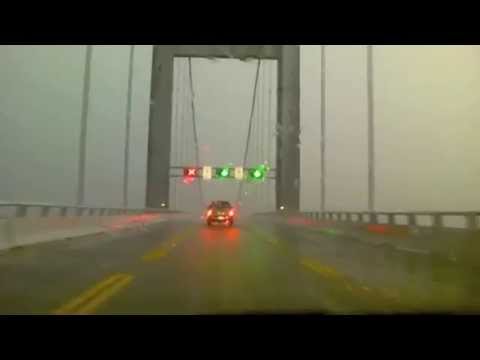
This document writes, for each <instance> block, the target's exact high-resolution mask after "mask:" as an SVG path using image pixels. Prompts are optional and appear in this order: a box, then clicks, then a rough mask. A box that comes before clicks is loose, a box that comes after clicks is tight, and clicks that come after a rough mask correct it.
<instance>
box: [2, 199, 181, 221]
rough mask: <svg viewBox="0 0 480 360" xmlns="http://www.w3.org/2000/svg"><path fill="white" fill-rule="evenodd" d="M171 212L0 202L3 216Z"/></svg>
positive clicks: (164, 210)
mask: <svg viewBox="0 0 480 360" xmlns="http://www.w3.org/2000/svg"><path fill="white" fill-rule="evenodd" d="M160 212H170V213H173V211H170V210H168V209H166V208H160V209H154V208H144V209H132V208H108V207H90V206H73V205H58V204H55V205H53V204H42V203H10V202H0V218H1V217H8V218H11V217H27V216H28V215H33V214H35V215H38V216H40V217H48V216H49V215H53V214H54V213H55V215H56V216H87V215H88V216H112V215H133V214H143V213H160Z"/></svg>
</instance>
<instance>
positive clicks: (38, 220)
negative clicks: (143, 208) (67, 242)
mask: <svg viewBox="0 0 480 360" xmlns="http://www.w3.org/2000/svg"><path fill="white" fill-rule="evenodd" d="M178 216H179V215H175V214H165V213H162V214H151V213H145V214H136V215H114V216H49V217H20V218H19V217H17V218H16V217H10V218H6V219H0V250H6V249H10V248H14V247H18V246H26V245H31V244H37V243H43V242H48V241H55V240H61V239H66V238H72V237H79V236H86V235H92V234H97V233H107V232H112V231H118V230H124V229H128V228H140V227H144V226H145V225H149V224H153V223H156V222H161V221H166V220H168V219H171V218H173V217H178Z"/></svg>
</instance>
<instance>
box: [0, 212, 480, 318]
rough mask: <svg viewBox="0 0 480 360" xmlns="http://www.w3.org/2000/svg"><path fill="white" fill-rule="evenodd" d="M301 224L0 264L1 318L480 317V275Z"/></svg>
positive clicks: (202, 231) (81, 246) (185, 235)
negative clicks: (479, 283) (470, 314)
mask: <svg viewBox="0 0 480 360" xmlns="http://www.w3.org/2000/svg"><path fill="white" fill-rule="evenodd" d="M357 240H358V239H355V238H354V237H353V238H352V236H351V235H350V236H345V235H344V234H342V233H339V232H336V231H335V229H333V228H328V227H326V228H322V227H318V226H311V225H309V224H306V223H305V224H303V223H302V222H301V221H297V222H294V223H289V222H288V221H273V220H272V219H268V218H248V219H239V221H237V224H236V225H235V226H234V227H232V228H224V227H213V228H209V227H207V226H206V225H205V224H203V223H202V222H201V221H199V220H196V219H194V220H181V221H169V222H164V223H158V224H155V225H152V226H149V227H147V228H145V229H130V230H124V231H119V232H115V233H108V234H102V235H95V236H89V237H83V238H75V239H68V240H62V241H55V242H50V243H43V244H37V245H33V246H28V247H24V248H17V249H13V250H10V251H6V252H3V253H0V314H56V315H62V314H75V315H85V314H86V315H88V314H105V315H107V314H149V315H150V314H155V315H156V314H159V315H162V314H174V315H176V314H305V313H307V314H308V313H314V314H371V313H375V314H377V313H381V314H385V313H387V314H390V313H412V312H413V313H419V312H420V313H424V312H479V310H480V302H479V301H477V299H479V298H480V297H479V296H478V294H480V292H478V290H477V289H478V286H477V280H476V279H477V278H478V275H477V274H476V273H475V271H473V270H472V269H465V268H462V267H461V266H459V265H458V264H455V263H449V262H445V261H444V262H442V261H439V260H438V259H435V258H432V257H431V256H425V255H424V254H416V253H408V252H401V251H391V249H385V248H382V247H376V246H372V245H369V244H366V243H365V242H361V241H357Z"/></svg>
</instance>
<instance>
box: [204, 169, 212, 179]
mask: <svg viewBox="0 0 480 360" xmlns="http://www.w3.org/2000/svg"><path fill="white" fill-rule="evenodd" d="M202 176H203V179H204V180H211V179H212V167H211V166H204V167H203V169H202Z"/></svg>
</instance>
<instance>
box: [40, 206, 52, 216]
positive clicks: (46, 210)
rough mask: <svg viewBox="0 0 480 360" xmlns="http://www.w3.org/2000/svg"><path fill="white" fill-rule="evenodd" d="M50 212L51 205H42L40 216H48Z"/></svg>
mask: <svg viewBox="0 0 480 360" xmlns="http://www.w3.org/2000/svg"><path fill="white" fill-rule="evenodd" d="M49 212H50V206H44V207H42V210H41V213H40V216H42V217H47V216H48V213H49Z"/></svg>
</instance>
